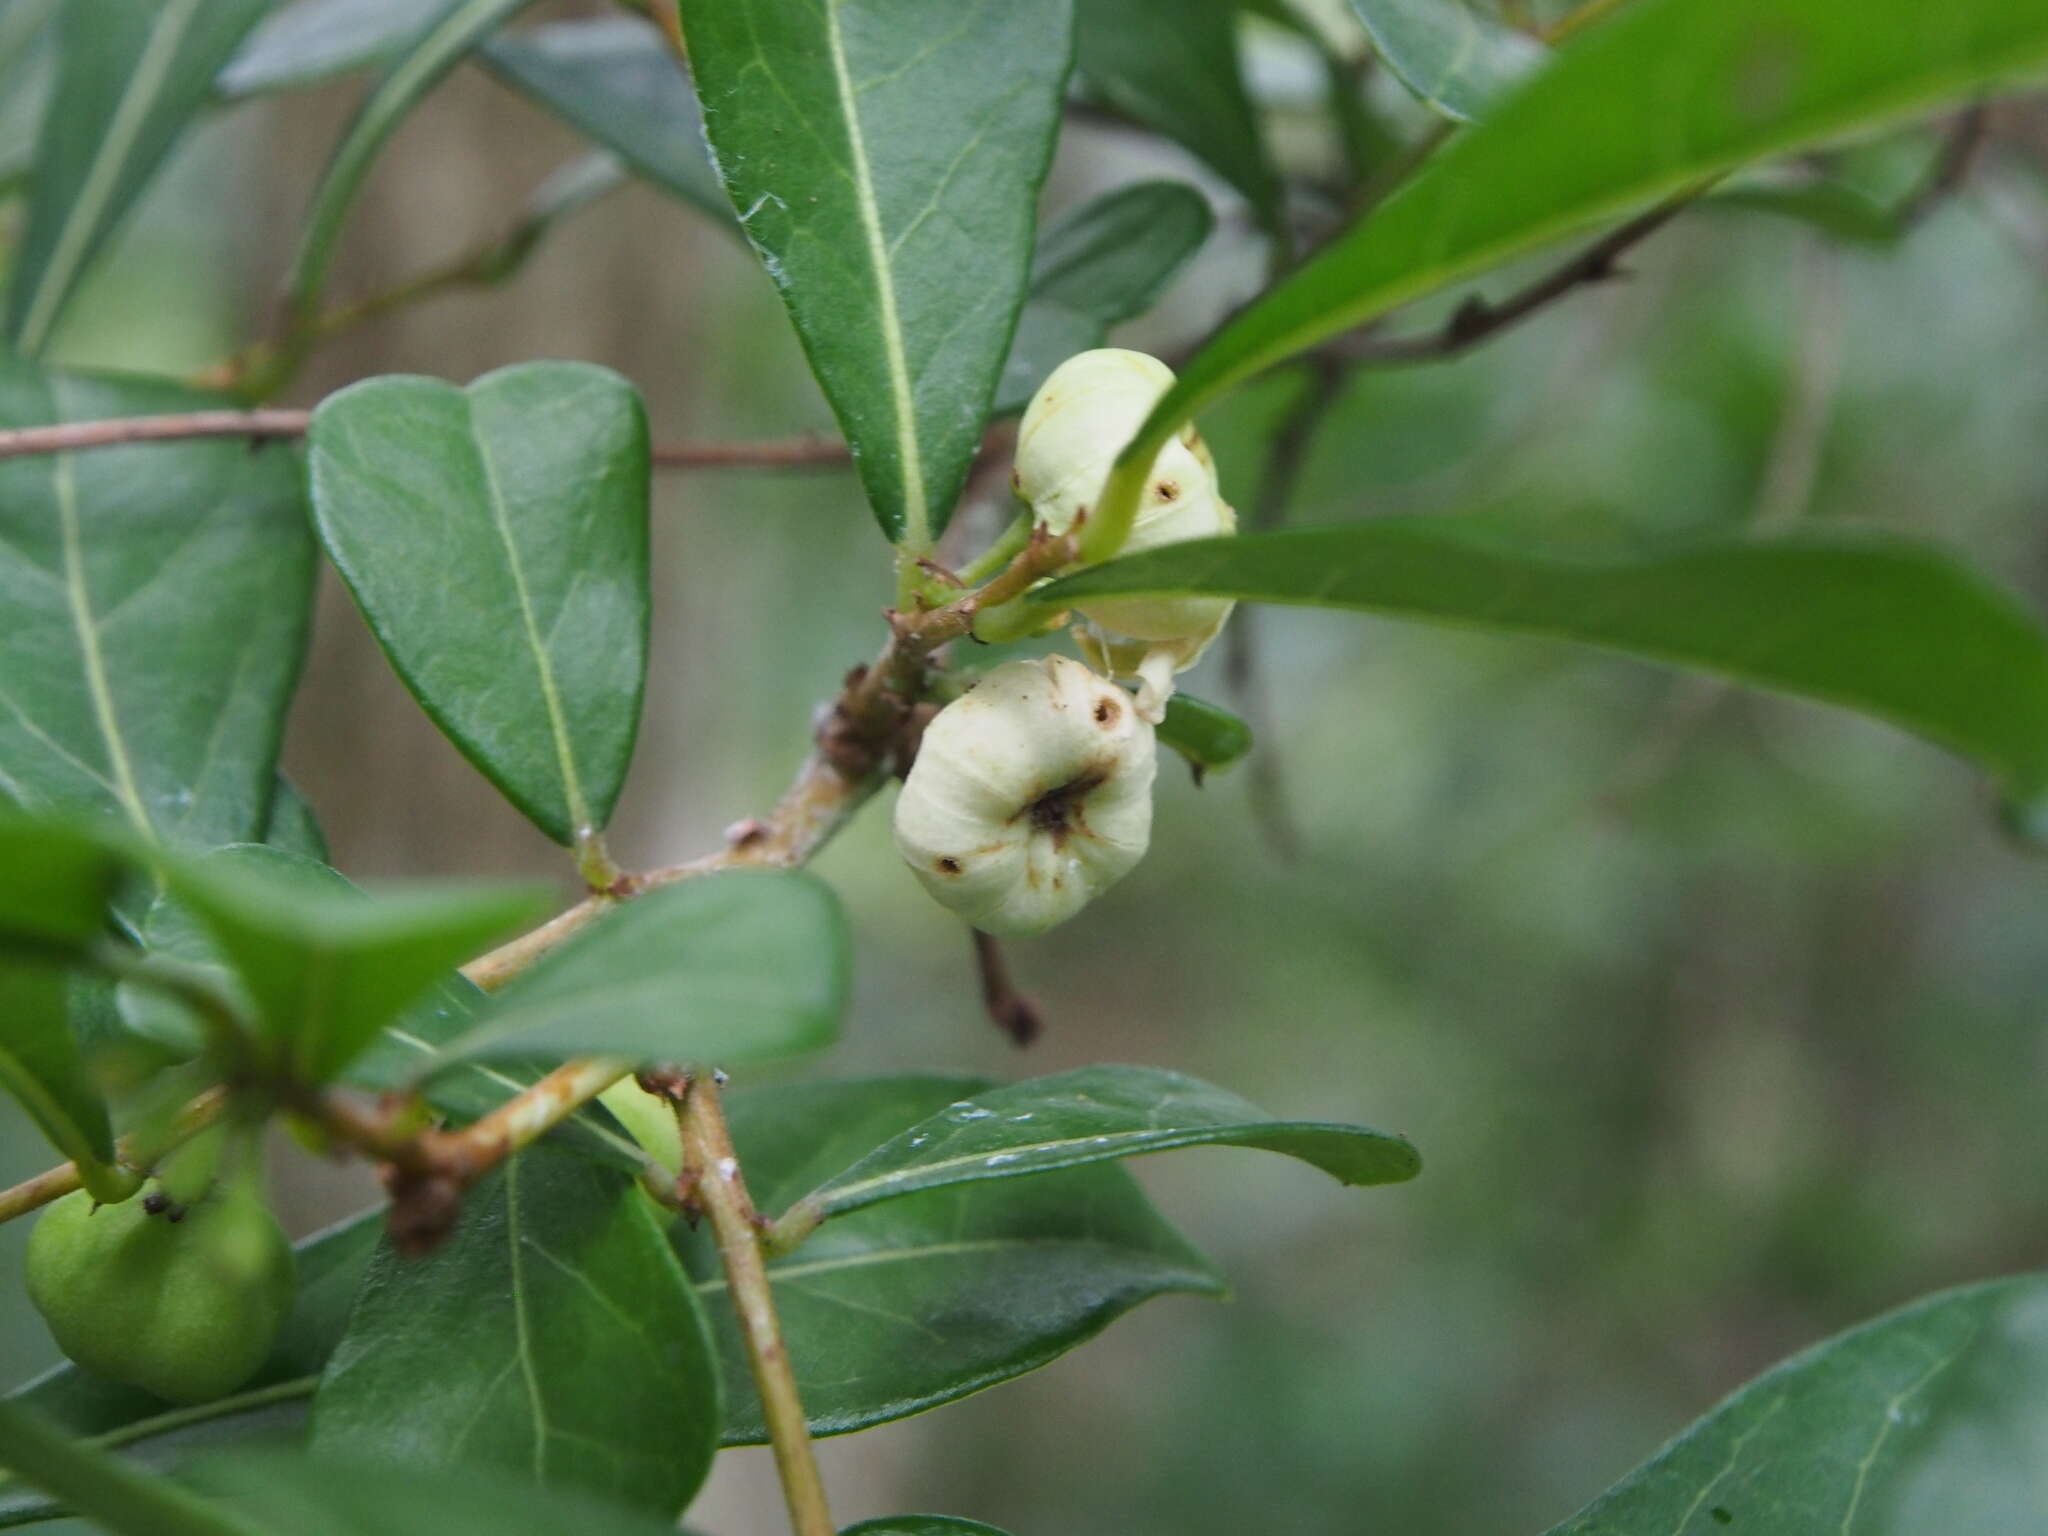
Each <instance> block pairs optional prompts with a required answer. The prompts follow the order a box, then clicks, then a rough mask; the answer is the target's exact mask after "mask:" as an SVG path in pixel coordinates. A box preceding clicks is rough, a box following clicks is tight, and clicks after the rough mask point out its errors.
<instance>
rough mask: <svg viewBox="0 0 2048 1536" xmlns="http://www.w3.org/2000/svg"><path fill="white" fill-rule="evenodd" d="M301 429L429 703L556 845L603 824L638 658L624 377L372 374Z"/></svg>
mask: <svg viewBox="0 0 2048 1536" xmlns="http://www.w3.org/2000/svg"><path fill="white" fill-rule="evenodd" d="M308 441H309V444H310V449H311V456H310V464H309V473H310V476H311V482H312V488H313V513H314V517H315V519H316V521H317V524H318V527H319V530H320V536H321V538H322V539H323V540H324V541H325V542H326V545H327V551H328V554H329V555H330V556H332V557H333V560H334V563H335V565H336V567H337V568H339V570H340V571H341V574H342V576H343V578H344V579H345V580H346V581H347V582H348V585H349V589H350V591H352V592H353V593H354V594H355V599H356V602H357V603H358V605H360V607H361V608H362V610H363V616H364V617H365V618H366V619H367V620H368V621H369V624H370V628H371V629H372V630H373V631H374V632H375V633H376V636H377V639H378V642H379V643H380V644H381V645H382V646H383V647H384V651H385V654H386V655H387V656H389V657H390V658H391V663H392V665H393V666H394V667H396V668H397V669H398V672H399V675H400V676H401V677H403V678H404V679H405V683H406V686H407V687H409V688H410V689H412V691H413V695H414V696H415V697H416V698H417V699H418V700H419V701H420V704H421V705H422V707H424V708H425V709H426V711H427V713H428V714H429V715H431V716H433V718H434V722H435V723H436V724H437V725H439V726H440V727H441V729H442V730H443V731H445V732H447V734H448V735H449V737H450V738H451V739H452V740H453V741H454V742H455V744H456V745H457V746H458V747H460V748H461V749H462V752H463V755H464V756H466V757H468V758H469V760H470V761H471V762H473V763H475V764H476V766H477V767H478V768H479V769H481V770H482V771H483V773H484V774H485V775H486V776H487V777H489V779H490V780H491V782H492V783H494V784H496V785H497V786H498V788H499V789H500V790H502V791H503V792H504V794H505V796H506V797H507V798H508V799H510V800H511V801H512V803H513V804H514V805H516V806H518V807H519V809H520V810H521V811H523V812H525V813H526V815H527V816H528V817H529V818H530V819H531V820H532V821H533V823H534V824H535V825H536V826H538V827H539V828H540V829H541V830H542V831H543V832H545V833H547V835H548V836H549V837H552V838H553V839H555V841H557V842H559V843H564V844H568V843H572V842H574V841H575V840H576V838H577V837H578V835H579V833H581V832H582V831H584V830H585V829H588V830H596V829H599V828H601V827H603V825H604V824H605V822H606V820H607V819H609V817H610V816H611V811H612V805H613V803H614V802H615V801H616V800H617V799H618V795H619V786H620V785H621V783H622V782H623V781H624V779H625V776H626V764H627V762H628V760H629V759H630V758H631V756H632V752H633V738H634V735H635V733H636V732H637V731H638V729H639V723H640V697H641V692H642V689H643V688H644V686H645V682H646V671H647V615H648V588H647V505H648V502H647V497H648V484H647V482H648V447H647V421H646V417H645V415H644V414H643V413H642V411H641V409H640V398H639V396H638V395H637V394H635V393H634V391H633V387H632V386H631V385H630V384H628V383H627V382H626V381H625V380H624V379H622V378H620V377H619V376H618V375H617V374H615V373H612V372H611V371H609V370H608V369H604V368H597V367H593V366H592V365H590V364H587V363H522V364H519V365H517V366H514V367H511V368H501V369H499V370H498V371H497V372H495V373H489V374H486V375H484V376H483V377H482V378H480V379H478V380H477V381H476V382H475V383H473V384H471V385H470V386H469V388H468V389H466V390H465V389H458V388H457V387H456V386H454V385H452V384H445V383H442V382H441V381H440V380H438V379H424V378H410V377H401V376H393V377H389V378H381V379H369V380H366V381H364V382H363V383H361V384H356V385H352V386H350V387H349V388H347V389H344V390H342V391H341V392H340V393H339V394H335V395H330V396H329V397H328V398H327V399H326V400H324V401H322V402H321V404H320V407H319V409H318V410H317V411H315V412H314V413H313V423H312V427H311V429H310V431H309V434H308ZM451 575H453V576H457V577H459V580H457V581H453V582H452V583H451Z"/></svg>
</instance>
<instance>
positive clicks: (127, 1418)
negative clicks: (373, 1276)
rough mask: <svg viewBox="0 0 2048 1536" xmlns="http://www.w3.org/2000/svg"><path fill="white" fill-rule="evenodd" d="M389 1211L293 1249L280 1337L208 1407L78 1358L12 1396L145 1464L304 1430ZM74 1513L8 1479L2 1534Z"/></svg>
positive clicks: (1, 1507) (0, 1485)
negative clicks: (99, 1372) (177, 1400)
mask: <svg viewBox="0 0 2048 1536" xmlns="http://www.w3.org/2000/svg"><path fill="white" fill-rule="evenodd" d="M383 1225H384V1215H383V1212H382V1211H381V1210H371V1211H364V1212H361V1213H360V1214H358V1215H356V1216H352V1217H350V1218H349V1219H348V1220H346V1221H343V1222H339V1223H337V1224H336V1225H334V1226H331V1227H328V1228H326V1229H324V1230H322V1231H320V1232H316V1233H314V1234H313V1235H312V1236H310V1237H307V1238H303V1239H301V1240H300V1241H299V1242H298V1243H297V1244H296V1245H294V1247H293V1250H292V1251H293V1254H294V1256H295V1260H296V1270H297V1275H298V1288H297V1291H296V1293H295V1294H294V1296H293V1299H292V1310H291V1314H290V1315H289V1316H288V1317H287V1318H286V1319H285V1323H284V1327H283V1329H282V1330H280V1332H279V1334H278V1338H277V1343H276V1345H275V1346H273V1347H272V1349H271V1352H270V1357H269V1359H267V1360H266V1361H264V1363H263V1366H262V1368H261V1369H259V1370H258V1371H257V1373H256V1374H255V1376H253V1377H252V1378H250V1380H249V1383H248V1385H247V1386H245V1387H243V1388H242V1389H241V1390H240V1391H238V1392H235V1393H233V1394H232V1395H230V1396H228V1397H225V1398H221V1399H218V1400H217V1401H215V1402H212V1403H208V1404H205V1405H203V1408H202V1409H201V1410H195V1409H193V1408H191V1407H189V1406H173V1405H172V1404H170V1403H167V1402H165V1401H164V1400H163V1399H161V1398H157V1397H152V1396H150V1395H149V1394H148V1393H147V1392H143V1391H141V1390H139V1389H137V1388H135V1387H126V1386H121V1385H119V1384H118V1383H115V1382H110V1381H105V1380H102V1379H101V1378H99V1377H97V1376H93V1375H90V1374H88V1373H87V1372H85V1371H83V1370H80V1369H79V1368H78V1367H77V1366H75V1365H71V1364H69V1363H66V1364H63V1365H59V1366H57V1367H55V1368H54V1369H52V1370H49V1371H46V1372H44V1373H43V1374H42V1375H41V1376H38V1377H37V1378H36V1379H35V1380H34V1381H31V1382H29V1383H28V1384H27V1385H25V1386H23V1387H21V1388H19V1389H18V1390H16V1391H15V1392H13V1393H12V1394H10V1400H11V1401H15V1402H19V1403H22V1404H25V1405H27V1406H28V1407H31V1408H33V1409H35V1410H36V1411H37V1412H38V1413H40V1414H43V1415H44V1416H46V1417H47V1418H48V1419H49V1420H50V1421H51V1422H53V1423H54V1424H56V1425H58V1426H59V1427H61V1428H62V1429H64V1430H65V1431H67V1432H68V1433H70V1434H72V1435H78V1436H86V1437H90V1438H91V1440H92V1442H93V1443H94V1444H96V1445H99V1446H101V1447H103V1448H108V1449H112V1448H116V1447H118V1448H121V1449H122V1450H123V1451H124V1453H125V1456H126V1457H128V1458H132V1459H134V1460H136V1461H138V1462H140V1463H141V1464H143V1465H144V1466H148V1467H157V1468H160V1467H164V1466H167V1465H171V1464H174V1463H176V1462H178V1461H181V1460H182V1459H183V1458H184V1456H185V1455H186V1454H187V1453H188V1452H190V1451H191V1450H192V1449H193V1447H195V1446H198V1445H206V1444H213V1443H217V1442H219V1441H221V1440H224V1439H229V1438H237V1439H239V1438H243V1437H249V1436H256V1435H270V1434H275V1433H277V1432H279V1431H282V1430H291V1431H294V1432H296V1431H297V1430H298V1429H299V1428H301V1427H302V1426H303V1424H304V1422H305V1415H306V1404H307V1402H308V1401H309V1400H310V1399H311V1397H312V1395H313V1394H312V1388H313V1383H312V1380H311V1378H312V1377H314V1376H317V1374H318V1373H319V1371H320V1369H321V1367H322V1366H323V1365H325V1364H326V1362H327V1357H328V1356H329V1355H330V1354H332V1353H333V1351H334V1346H335V1344H336V1343H337V1342H339V1340H340V1338H341V1335H342V1331H343V1330H344V1329H345V1328H346V1327H347V1326H348V1317H349V1311H350V1309H351V1308H352V1307H353V1306H354V1305H355V1298H356V1291H357V1288H358V1287H359V1286H360V1285H361V1284H362V1279H363V1275H364V1273H365V1272H366V1271H367V1270H368V1268H369V1264H370V1255H371V1254H373V1253H374V1252H375V1251H376V1249H377V1239H378V1237H379V1235H380V1234H381V1233H382V1231H383ZM63 1513H64V1511H63V1510H62V1509H61V1508H60V1507H59V1506H57V1505H56V1504H55V1503H54V1502H52V1501H51V1500H50V1499H48V1498H47V1497H45V1496H44V1495H42V1494H40V1493H37V1492H36V1491H34V1490H33V1489H29V1488H24V1487H21V1486H18V1485H16V1484H12V1483H7V1482H4V1481H0V1530H4V1529H9V1528H11V1527H14V1526H17V1525H29V1524H32V1523H34V1522H36V1521H40V1520H50V1519H57V1518H60V1517H61V1516H62V1515H63Z"/></svg>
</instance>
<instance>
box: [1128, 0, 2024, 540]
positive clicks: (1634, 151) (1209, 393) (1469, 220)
mask: <svg viewBox="0 0 2048 1536" xmlns="http://www.w3.org/2000/svg"><path fill="white" fill-rule="evenodd" d="M1658 59H1662V60H1680V61H1683V63H1684V67H1685V75H1684V90H1683V91H1682V92H1674V91H1673V89H1672V85H1671V78H1672V77H1670V76H1667V75H1666V74H1664V73H1662V72H1661V71H1659V70H1657V69H1652V68H1647V67H1645V61H1646V60H1658ZM2044 62H2048V0H1953V3H1947V4H1943V5H1940V6H1937V7H1930V6H1928V5H1926V4H1924V3H1923V0H1853V3H1852V0H1636V3H1634V4H1631V5H1629V6H1626V7H1624V8H1623V9H1622V10H1620V11H1619V12H1617V13H1616V14H1615V15H1613V16H1612V17H1609V18H1608V19H1606V20H1605V21H1603V22H1602V23H1601V25H1599V26H1598V27H1595V28H1592V29H1590V30H1588V31H1587V32H1585V33H1584V34H1582V35H1581V36H1580V37H1579V38H1577V39H1576V40H1575V41H1574V42H1573V43H1572V44H1571V45H1570V46H1569V47H1567V48H1565V49H1563V50H1561V51H1560V52H1559V53H1558V55H1557V58H1556V59H1555V61H1554V62H1553V63H1552V64H1551V65H1550V66H1549V67H1548V68H1546V69H1544V70H1543V71H1542V72H1541V73H1539V74H1538V75H1537V76H1536V77H1535V78H1534V79H1532V80H1531V81H1530V82H1529V84H1528V85H1527V86H1525V87H1524V88H1522V89H1521V90H1519V91H1517V92H1514V93H1513V94H1512V95H1511V96H1510V97H1509V98H1508V99H1507V100H1505V101H1503V102H1502V103H1501V104H1500V106H1499V108H1498V109H1497V110H1496V111H1494V112H1493V113H1492V114H1491V115H1490V116H1489V117H1488V119H1487V120H1486V121H1485V122H1484V123H1482V124H1480V125H1479V126H1477V127H1475V128H1473V129H1472V130H1470V131H1469V132H1466V133H1463V134H1460V135H1459V136H1458V137H1457V138H1456V139H1454V140H1453V141H1452V142H1451V143H1449V144H1447V145H1446V146H1445V147H1444V148H1443V149H1442V150H1440V151H1438V152H1437V154H1436V155H1435V156H1434V157H1432V158H1431V159H1430V160H1429V162H1428V163H1427V164H1426V165H1424V167H1423V168H1422V169H1421V171H1419V172H1418V173H1417V174H1416V175H1415V176H1414V178H1413V179H1412V180H1410V181H1409V182H1408V183H1407V184H1406V185H1404V186H1403V187H1402V188H1401V189H1400V190H1399V191H1398V192H1396V193H1394V194H1393V195H1392V196H1391V197H1389V198H1387V199H1386V201H1385V202H1383V203H1381V204H1379V205H1378V206H1377V207H1375V208H1374V209H1373V210H1372V212H1371V213H1370V214H1369V215H1368V216H1367V217H1366V218H1364V219H1362V220H1361V221H1360V222H1358V223H1356V224H1354V225H1353V226H1352V227H1351V228H1350V229H1348V230H1346V231H1345V232H1344V233H1343V234H1341V235H1339V236H1337V237H1336V238H1335V239H1334V240H1332V241H1330V242H1329V243H1328V244H1327V245H1325V246H1323V247H1322V249H1321V250H1319V251H1317V252H1316V253H1315V254H1314V255H1313V256H1311V257H1310V258H1309V259H1308V260H1307V261H1304V262H1303V263H1302V264H1301V265H1300V266H1298V267H1296V268H1295V269H1294V270H1293V271H1292V272H1290V273H1288V274H1287V275H1286V276H1285V277H1284V278H1282V279H1281V280H1280V281H1279V282H1278V283H1276V284H1275V285H1274V286H1273V287H1271V288H1269V289H1268V290H1267V291H1266V292H1265V293H1264V294H1262V295H1261V296H1260V297H1259V298H1257V299H1255V300H1254V301H1253V302H1252V303H1251V304H1249V305H1248V306H1246V307H1245V308H1244V309H1243V310H1241V311H1240V312H1239V313H1238V314H1237V315H1236V316H1235V317H1234V318H1233V319H1232V320H1231V321H1230V322H1229V323H1228V324H1226V325H1225V326H1224V327H1223V328H1222V330H1220V331H1219V332H1217V334H1216V336H1215V337H1214V338H1213V339H1212V340H1211V341H1209V343H1208V344H1207V345H1205V346H1204V347H1203V348H1202V349H1201V351H1199V352H1198V353H1196V355H1195V356H1194V357H1193V358H1192V359H1191V360H1190V361H1189V362H1188V363H1187V365H1186V366H1185V367H1184V368H1183V369H1182V371H1181V377H1180V382H1179V383H1178V384H1176V385H1175V386H1174V387H1173V389H1171V390H1170V391H1168V392H1167V394H1166V395H1165V396H1164V397H1163V398H1162V399H1161V400H1160V402H1159V404H1158V405H1157V406H1156V407H1155V408H1154V409H1153V412H1152V414H1151V416H1150V417H1148V418H1147V419H1146V422H1145V425H1144V427H1143V428H1141V429H1140V431H1139V433H1138V435H1137V436H1136V437H1135V438H1134V439H1133V440H1132V442H1131V444H1130V446H1129V447H1127V448H1126V449H1125V450H1124V452H1123V454H1122V455H1121V456H1120V457H1119V459H1118V461H1117V469H1116V472H1115V474H1114V475H1113V476H1112V477H1111V481H1110V488H1109V490H1108V491H1107V492H1106V494H1105V497H1104V501H1103V505H1102V507H1101V509H1100V512H1099V515H1098V517H1097V520H1096V522H1095V523H1094V524H1093V525H1092V527H1091V528H1090V530H1089V535H1090V537H1089V540H1088V553H1089V555H1090V557H1091V558H1098V559H1099V558H1102V557H1103V556H1106V555H1110V554H1114V553H1115V552H1116V550H1117V549H1118V548H1120V547H1121V546H1122V543H1123V540H1124V537H1125V535H1126V534H1127V533H1128V531H1129V527H1130V523H1129V518H1130V515H1131V514H1132V513H1134V512H1135V510H1136V508H1137V498H1138V495H1139V493H1140V492H1141V490H1142V488H1143V481H1144V477H1145V474H1146V472H1147V470H1148V469H1149V466H1150V465H1151V463H1152V459H1153V457H1154V455H1155V454H1156V453H1157V452H1158V450H1159V448H1160V446H1161V445H1162V444H1163V443H1164V442H1165V441H1166V439H1167V438H1168V437H1169V436H1171V435H1172V433H1173V432H1174V431H1175V430H1177V429H1178V428H1179V426H1180V425H1181V423H1183V422H1184V421H1186V420H1187V419H1188V418H1189V417H1190V416H1192V415H1193V414H1194V413H1195V412H1196V411H1199V410H1200V409H1202V407H1203V406H1205V405H1206V404H1208V403H1209V402H1210V401H1212V400H1214V399H1216V398H1217V397H1218V396H1219V395H1221V394H1222V393H1223V392H1224V391H1226V390H1228V389H1229V388H1231V387H1232V386H1233V385H1235V384H1237V383H1239V382H1240V381H1242V380H1243V379H1245V378H1248V377H1250V376H1251V375H1252V374H1254V373H1257V372H1258V371H1259V370H1261V369H1263V368H1267V367H1270V366H1271V365H1273V364H1274V363H1277V362H1280V361H1282V360H1283V359H1285V358H1287V357H1290V356H1292V355H1293V354H1295V353H1297V352H1300V351H1302V350H1304V349H1305V348H1307V347H1311V346H1313V345H1315V344H1316V343H1317V342H1319V341H1322V340H1323V339H1325V338H1326V337H1329V336H1333V335H1335V334H1336V333H1337V332H1339V331H1344V330H1349V329H1350V328H1352V327H1354V326H1357V325H1361V324H1364V323H1365V322H1366V321H1369V320H1372V319H1374V318H1376V317H1378V316H1380V315H1383V314H1385V313H1387V312H1388V311H1389V310H1392V309H1395V308H1397V307H1398V306H1400V305H1402V304H1406V303H1408V302H1410V301H1411V300H1414V299H1418V298H1421V297H1422V296H1424V295H1425V294H1428V293H1431V292H1434V291H1435V290H1437V289H1439V288H1442V287H1444V286H1445V285H1447V284H1449V283H1453V282H1456V281H1458V280H1459V279H1460V278H1464V277H1469V276H1471V275H1473V274H1474V273H1477V272H1481V271H1484V270H1486V269H1487V268H1489V267H1493V266H1498V265H1499V264H1501V263H1502V262H1505V261H1509V260H1512V259H1513V258H1515V257H1517V256H1520V255H1523V254H1525V253H1527V252H1529V251H1531V250H1533V249H1535V248H1537V247H1539V246H1542V245H1544V244H1547V243H1548V242H1550V241H1553V240H1556V239H1558V238H1560V237H1561V236H1564V235H1568V234H1570V233H1572V232H1573V231H1574V230H1577V229H1581V228H1584V227H1585V226H1587V225H1590V224H1596V223H1599V222H1601V221H1602V220H1606V219H1612V218H1615V217H1618V216H1620V215H1622V214H1625V213H1629V212H1631V211H1633V210H1636V209H1639V208H1641V207H1643V206H1644V205H1646V204H1648V203H1651V202H1654V201H1655V200H1656V199H1658V198H1660V197H1668V196H1671V195H1674V194H1678V193H1681V192H1684V191H1686V190H1687V189H1689V188H1694V187H1697V186H1699V185H1701V184H1702V183H1704V182H1705V181H1707V180H1708V179H1710V178H1712V177H1714V176H1717V175H1719V174H1720V173H1722V172H1724V171H1727V170H1730V169H1732V168H1733V167H1735V166H1737V165H1740V164H1742V163H1743V162H1745V161H1748V160H1755V159H1759V158H1761V157H1763V156H1766V155H1771V154H1777V153H1780V152H1783V151H1786V150H1791V149H1797V148H1800V147H1801V146H1804V145H1809V144H1814V143H1818V142H1821V141H1823V140H1826V139H1829V138H1832V137H1835V136H1838V135H1841V134H1844V133H1848V132H1850V131H1852V130H1855V129H1859V128H1865V127H1871V126H1875V125H1877V124H1880V123H1884V122H1888V121H1891V120H1894V119H1897V118H1900V117H1903V116H1905V115H1907V114H1910V113H1913V112H1918V111H1924V110H1926V109H1929V108H1931V107H1935V106H1938V105H1940V104H1941V103H1942V102H1944V101H1950V100H1954V99H1956V98H1958V97H1963V96H1967V95H1970V94H1972V93H1974V92H1979V91H1982V90H1984V89H1985V88H1987V87H1989V86H1994V85H1997V84H1999V83H2001V82H2004V81H2008V80H2012V79H2014V78H2016V77H2018V76H2019V75H2020V74H2021V73H2023V72H2024V71H2026V70H2028V69H2030V68H2033V67H2035V66H2038V65H2040V64H2042V63H2044Z"/></svg>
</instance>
